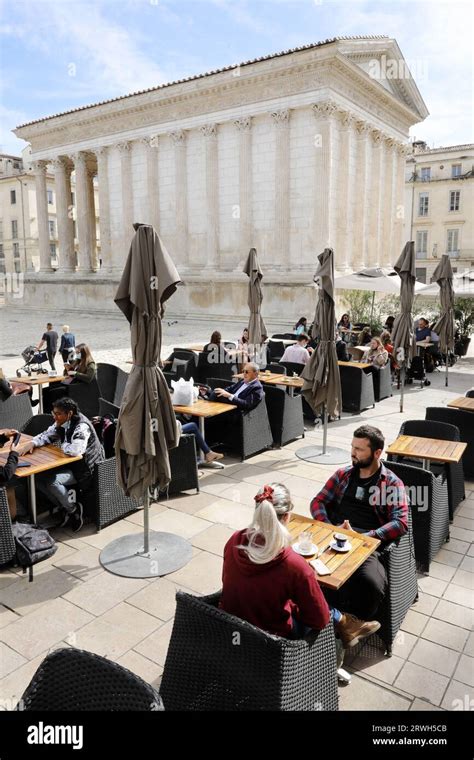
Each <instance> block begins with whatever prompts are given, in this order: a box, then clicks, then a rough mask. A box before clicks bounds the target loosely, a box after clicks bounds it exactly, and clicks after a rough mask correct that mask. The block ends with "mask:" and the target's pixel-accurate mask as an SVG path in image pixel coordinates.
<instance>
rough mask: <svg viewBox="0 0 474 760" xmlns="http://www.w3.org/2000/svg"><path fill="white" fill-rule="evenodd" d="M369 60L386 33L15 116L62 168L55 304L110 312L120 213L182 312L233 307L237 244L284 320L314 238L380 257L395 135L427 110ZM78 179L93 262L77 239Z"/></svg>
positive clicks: (388, 216)
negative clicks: (54, 111) (75, 244)
mask: <svg viewBox="0 0 474 760" xmlns="http://www.w3.org/2000/svg"><path fill="white" fill-rule="evenodd" d="M383 56H385V57H390V58H391V59H395V60H397V61H400V60H403V59H402V56H401V53H400V51H399V49H398V46H397V44H396V42H395V41H394V40H391V39H388V38H360V39H355V38H354V39H340V40H333V41H329V42H326V43H320V44H318V45H312V46H307V47H306V48H301V49H297V50H294V51H288V52H286V53H282V54H279V55H275V56H269V57H268V58H266V59H261V60H258V61H251V62H249V63H246V64H241V65H240V66H237V67H230V68H229V69H225V70H222V71H218V72H213V73H210V74H207V75H203V76H199V77H193V78H191V79H189V80H185V81H182V82H176V83H173V84H171V85H164V86H161V87H157V88H155V89H153V90H150V91H146V92H144V93H138V94H134V95H131V96H127V97H124V98H118V99H116V100H114V101H109V102H106V103H102V104H98V105H94V106H88V107H85V108H82V109H76V110H75V111H72V112H69V113H65V114H60V115H58V116H54V117H49V118H46V119H43V120H39V121H37V122H33V123H31V124H27V125H23V126H21V127H19V128H17V129H16V130H15V133H16V134H17V136H18V137H22V138H24V139H25V140H28V141H29V142H30V143H31V148H32V159H33V160H35V161H36V162H46V163H51V161H53V160H56V161H58V160H59V161H63V162H66V163H69V162H72V164H73V165H74V168H75V172H76V182H77V186H78V187H77V206H78V208H77V214H78V237H79V266H78V268H77V271H76V272H75V273H74V275H72V274H71V273H70V272H68V276H67V277H66V278H65V282H68V281H69V282H70V281H71V278H72V279H73V281H74V282H75V283H76V287H77V290H78V294H77V295H75V297H74V298H75V300H78V301H79V302H80V303H78V304H77V306H76V305H74V306H71V307H72V308H79V307H81V308H83V307H84V306H85V307H87V308H92V309H94V308H96V309H97V308H99V307H100V308H102V309H107V308H112V309H113V308H114V307H113V304H111V302H110V300H109V293H113V291H114V284H115V283H116V282H117V279H118V277H119V275H120V272H121V269H122V267H123V263H124V261H125V257H126V255H127V253H128V249H129V245H130V240H131V237H132V234H133V230H132V223H133V222H134V221H139V222H145V223H151V224H153V225H154V226H155V227H156V228H157V229H158V231H159V233H160V235H161V237H162V239H163V241H164V243H165V245H166V246H167V248H168V250H169V252H170V253H171V255H172V257H173V259H174V261H175V263H176V265H177V267H178V270H179V272H180V274H181V276H182V279H183V281H184V283H185V286H184V287H182V288H180V289H179V291H178V294H177V295H176V296H175V297H174V298H173V300H172V303H171V304H170V310H172V311H173V312H176V313H183V312H185V313H186V314H188V315H190V316H196V317H197V318H198V317H199V316H200V315H202V314H203V313H204V312H207V316H208V312H209V311H210V310H212V311H213V312H214V313H215V315H216V316H218V317H221V318H225V317H226V316H233V317H235V315H236V314H238V315H242V316H245V315H246V313H247V305H246V288H247V278H246V277H245V275H243V274H242V266H243V263H244V261H245V258H246V256H247V254H248V250H249V248H250V247H251V246H255V247H256V248H257V251H258V254H259V260H260V263H261V266H262V269H263V271H264V281H263V282H264V298H265V314H267V315H268V316H269V317H274V318H282V307H283V308H285V310H286V308H288V312H289V313H290V314H291V318H293V316H294V315H295V314H296V313H299V312H301V313H303V312H305V311H307V312H308V313H309V312H311V311H312V309H313V308H314V295H313V288H312V286H311V283H312V275H313V272H314V269H315V259H316V256H317V254H318V253H319V252H320V251H321V250H322V249H323V248H324V247H325V246H328V245H329V246H331V247H333V248H334V250H335V257H336V266H337V268H338V270H340V271H350V270H352V269H353V268H358V267H359V266H363V265H376V264H380V265H386V264H389V263H391V262H393V261H394V260H395V258H396V256H397V255H398V253H399V251H400V248H401V245H402V234H403V229H402V225H403V214H402V213H401V212H400V209H401V208H402V206H403V173H404V165H405V154H406V143H407V139H408V131H409V128H410V126H411V125H412V124H414V123H416V122H419V121H421V120H422V119H424V118H425V117H426V115H427V110H426V107H425V105H424V103H423V100H422V98H421V96H420V94H419V92H418V90H417V88H416V85H415V83H414V82H413V80H412V79H411V78H403V79H397V80H395V79H392V80H386V79H384V80H383V81H382V80H379V79H376V78H374V77H373V76H371V75H369V73H368V67H369V66H370V64H371V62H373V61H374V60H375V61H376V60H378V59H381V58H382V57H383ZM94 175H95V176H96V177H97V182H98V187H99V197H100V203H101V209H102V213H101V216H100V238H101V240H102V241H103V243H102V267H101V269H100V271H97V258H94V252H93V251H92V250H91V244H90V240H91V232H90V228H91V206H90V202H89V201H88V198H90V182H91V179H90V177H91V176H94ZM41 182H42V181H41V179H38V192H39V193H43V187H42V184H41ZM87 183H89V184H87ZM88 188H89V190H88ZM63 228H64V229H65V228H66V227H65V224H63ZM61 267H62V264H61V262H60V270H59V271H58V272H57V273H56V275H55V278H54V279H55V282H59V281H60V280H61V279H62V278H61ZM64 271H67V267H65V270H64ZM49 279H50V275H49V274H48V272H47V270H46V268H45V266H44V264H42V267H41V271H40V272H39V273H38V274H37V275H36V277H35V278H32V279H31V282H30V286H29V288H28V291H29V292H30V293H31V294H33V293H35V296H36V295H37V294H38V293H40V292H41V291H42V289H44V288H47V286H48V282H49ZM303 285H306V286H307V287H302V286H303ZM75 289H76V288H75Z"/></svg>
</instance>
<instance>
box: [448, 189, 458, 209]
mask: <svg viewBox="0 0 474 760" xmlns="http://www.w3.org/2000/svg"><path fill="white" fill-rule="evenodd" d="M460 198H461V191H460V190H451V192H450V193H449V210H450V211H459V200H460Z"/></svg>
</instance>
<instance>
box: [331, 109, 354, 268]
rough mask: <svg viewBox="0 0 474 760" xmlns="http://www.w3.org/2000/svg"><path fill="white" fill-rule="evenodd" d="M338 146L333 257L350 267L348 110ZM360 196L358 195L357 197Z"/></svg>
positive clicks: (351, 170) (351, 166) (351, 201)
mask: <svg viewBox="0 0 474 760" xmlns="http://www.w3.org/2000/svg"><path fill="white" fill-rule="evenodd" d="M339 118H340V150H339V160H338V162H337V167H338V182H337V197H336V198H334V210H335V215H334V216H335V223H336V225H337V236H336V248H335V258H336V264H337V269H339V270H340V271H346V270H348V269H350V266H351V261H352V243H353V233H354V194H357V195H358V190H357V177H356V171H355V166H354V125H355V122H356V119H355V117H354V115H353V114H351V113H349V112H348V111H343V112H341V113H340V116H339ZM359 200H360V199H359Z"/></svg>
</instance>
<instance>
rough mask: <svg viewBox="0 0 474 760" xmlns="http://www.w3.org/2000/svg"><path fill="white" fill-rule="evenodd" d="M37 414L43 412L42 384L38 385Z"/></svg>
mask: <svg viewBox="0 0 474 760" xmlns="http://www.w3.org/2000/svg"><path fill="white" fill-rule="evenodd" d="M38 399H39V404H38V414H43V386H42V385H38Z"/></svg>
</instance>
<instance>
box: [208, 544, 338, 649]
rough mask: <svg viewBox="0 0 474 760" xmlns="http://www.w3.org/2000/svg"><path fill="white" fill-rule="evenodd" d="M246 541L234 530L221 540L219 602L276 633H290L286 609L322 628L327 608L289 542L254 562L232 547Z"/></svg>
mask: <svg viewBox="0 0 474 760" xmlns="http://www.w3.org/2000/svg"><path fill="white" fill-rule="evenodd" d="M246 543H247V538H246V530H240V531H237V533H234V534H233V536H231V537H230V539H229V540H228V542H227V544H226V545H225V548H224V567H223V570H222V585H223V589H222V597H221V602H220V607H221V608H222V609H224V610H225V611H226V612H229V613H230V614H231V615H235V616H236V617H239V618H242V619H243V620H247V621H248V622H249V623H252V624H253V625H256V626H257V627H258V628H261V629H263V630H264V631H268V632H269V633H273V634H276V635H277V636H285V637H290V636H291V633H292V627H293V626H292V614H294V616H295V617H296V618H297V619H298V620H299V621H301V622H302V623H304V624H305V625H308V626H310V627H311V628H313V629H314V630H317V631H320V630H322V629H323V628H324V627H325V626H326V625H327V623H328V622H329V608H328V605H327V602H326V600H325V598H324V596H323V593H322V591H321V589H320V587H319V583H318V582H317V580H316V575H315V571H314V570H313V568H312V567H311V566H310V565H308V563H307V562H306V560H304V559H303V557H300V556H299V554H296V552H294V551H293V549H292V548H291V547H287V548H286V549H283V551H282V552H280V554H279V555H278V557H276V558H275V559H273V560H272V561H271V562H266V563H265V564H264V565H257V564H255V563H254V562H252V561H251V560H250V559H249V557H248V556H247V554H246V553H245V552H244V551H242V550H241V549H238V548H237V547H238V546H239V545H240V544H243V545H245V544H246Z"/></svg>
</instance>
